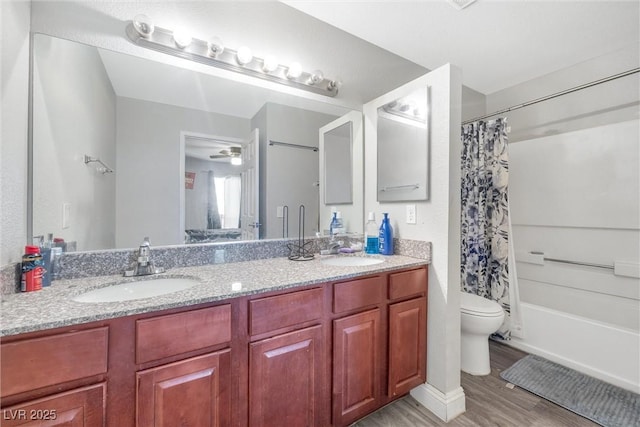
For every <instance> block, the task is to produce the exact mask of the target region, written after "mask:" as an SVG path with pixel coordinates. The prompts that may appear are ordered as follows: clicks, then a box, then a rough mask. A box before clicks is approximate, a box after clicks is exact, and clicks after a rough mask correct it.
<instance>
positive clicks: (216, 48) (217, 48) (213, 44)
mask: <svg viewBox="0 0 640 427" xmlns="http://www.w3.org/2000/svg"><path fill="white" fill-rule="evenodd" d="M207 47H208V48H209V50H208V53H209V55H210V56H212V57H214V58H216V57H217V56H218V55H220V54H221V53H222V52H224V44H222V40H220V37H216V36H214V37H211V38H210V39H209V41H208V42H207Z"/></svg>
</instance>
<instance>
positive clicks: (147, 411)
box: [136, 350, 230, 427]
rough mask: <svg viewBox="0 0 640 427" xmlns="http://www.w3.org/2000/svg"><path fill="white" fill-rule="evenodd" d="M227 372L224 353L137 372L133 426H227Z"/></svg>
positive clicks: (228, 356) (228, 352)
mask: <svg viewBox="0 0 640 427" xmlns="http://www.w3.org/2000/svg"><path fill="white" fill-rule="evenodd" d="M229 369H230V351H229V350H223V351H219V352H216V353H210V354H205V355H203V356H198V357H193V358H191V359H187V360H183V361H180V362H175V363H171V364H168V365H164V366H160V367H157V368H152V369H147V370H145V371H141V372H138V373H137V386H138V387H137V396H136V403H137V404H136V408H137V409H136V412H137V424H136V425H137V426H139V427H150V426H154V427H175V426H185V427H187V426H188V427H213V426H216V427H217V426H225V425H229V423H230V402H229V381H230V380H229Z"/></svg>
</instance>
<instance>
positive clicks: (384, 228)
mask: <svg viewBox="0 0 640 427" xmlns="http://www.w3.org/2000/svg"><path fill="white" fill-rule="evenodd" d="M383 215H384V218H383V219H382V224H381V225H380V233H379V234H378V250H379V252H380V253H381V254H382V255H393V228H392V227H391V223H390V222H389V214H388V213H383Z"/></svg>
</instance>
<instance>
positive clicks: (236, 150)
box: [209, 147, 242, 165]
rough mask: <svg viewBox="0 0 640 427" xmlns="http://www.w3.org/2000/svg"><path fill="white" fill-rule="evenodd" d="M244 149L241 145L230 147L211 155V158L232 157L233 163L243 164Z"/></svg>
mask: <svg viewBox="0 0 640 427" xmlns="http://www.w3.org/2000/svg"><path fill="white" fill-rule="evenodd" d="M241 156H242V149H241V147H229V148H228V149H227V148H225V149H223V150H220V151H218V154H212V155H210V156H209V157H210V158H211V159H223V158H227V157H228V158H230V159H231V164H232V165H241V164H242V158H241Z"/></svg>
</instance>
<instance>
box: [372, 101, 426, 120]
mask: <svg viewBox="0 0 640 427" xmlns="http://www.w3.org/2000/svg"><path fill="white" fill-rule="evenodd" d="M382 110H384V111H385V112H386V113H388V114H392V115H395V116H398V117H403V118H405V119H409V120H412V121H415V122H419V123H426V120H427V117H426V116H427V115H426V111H425V110H424V109H422V108H420V107H418V106H417V104H416V102H415V101H414V100H411V99H409V100H397V101H391V102H389V103H387V104H385V105H383V106H382Z"/></svg>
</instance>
